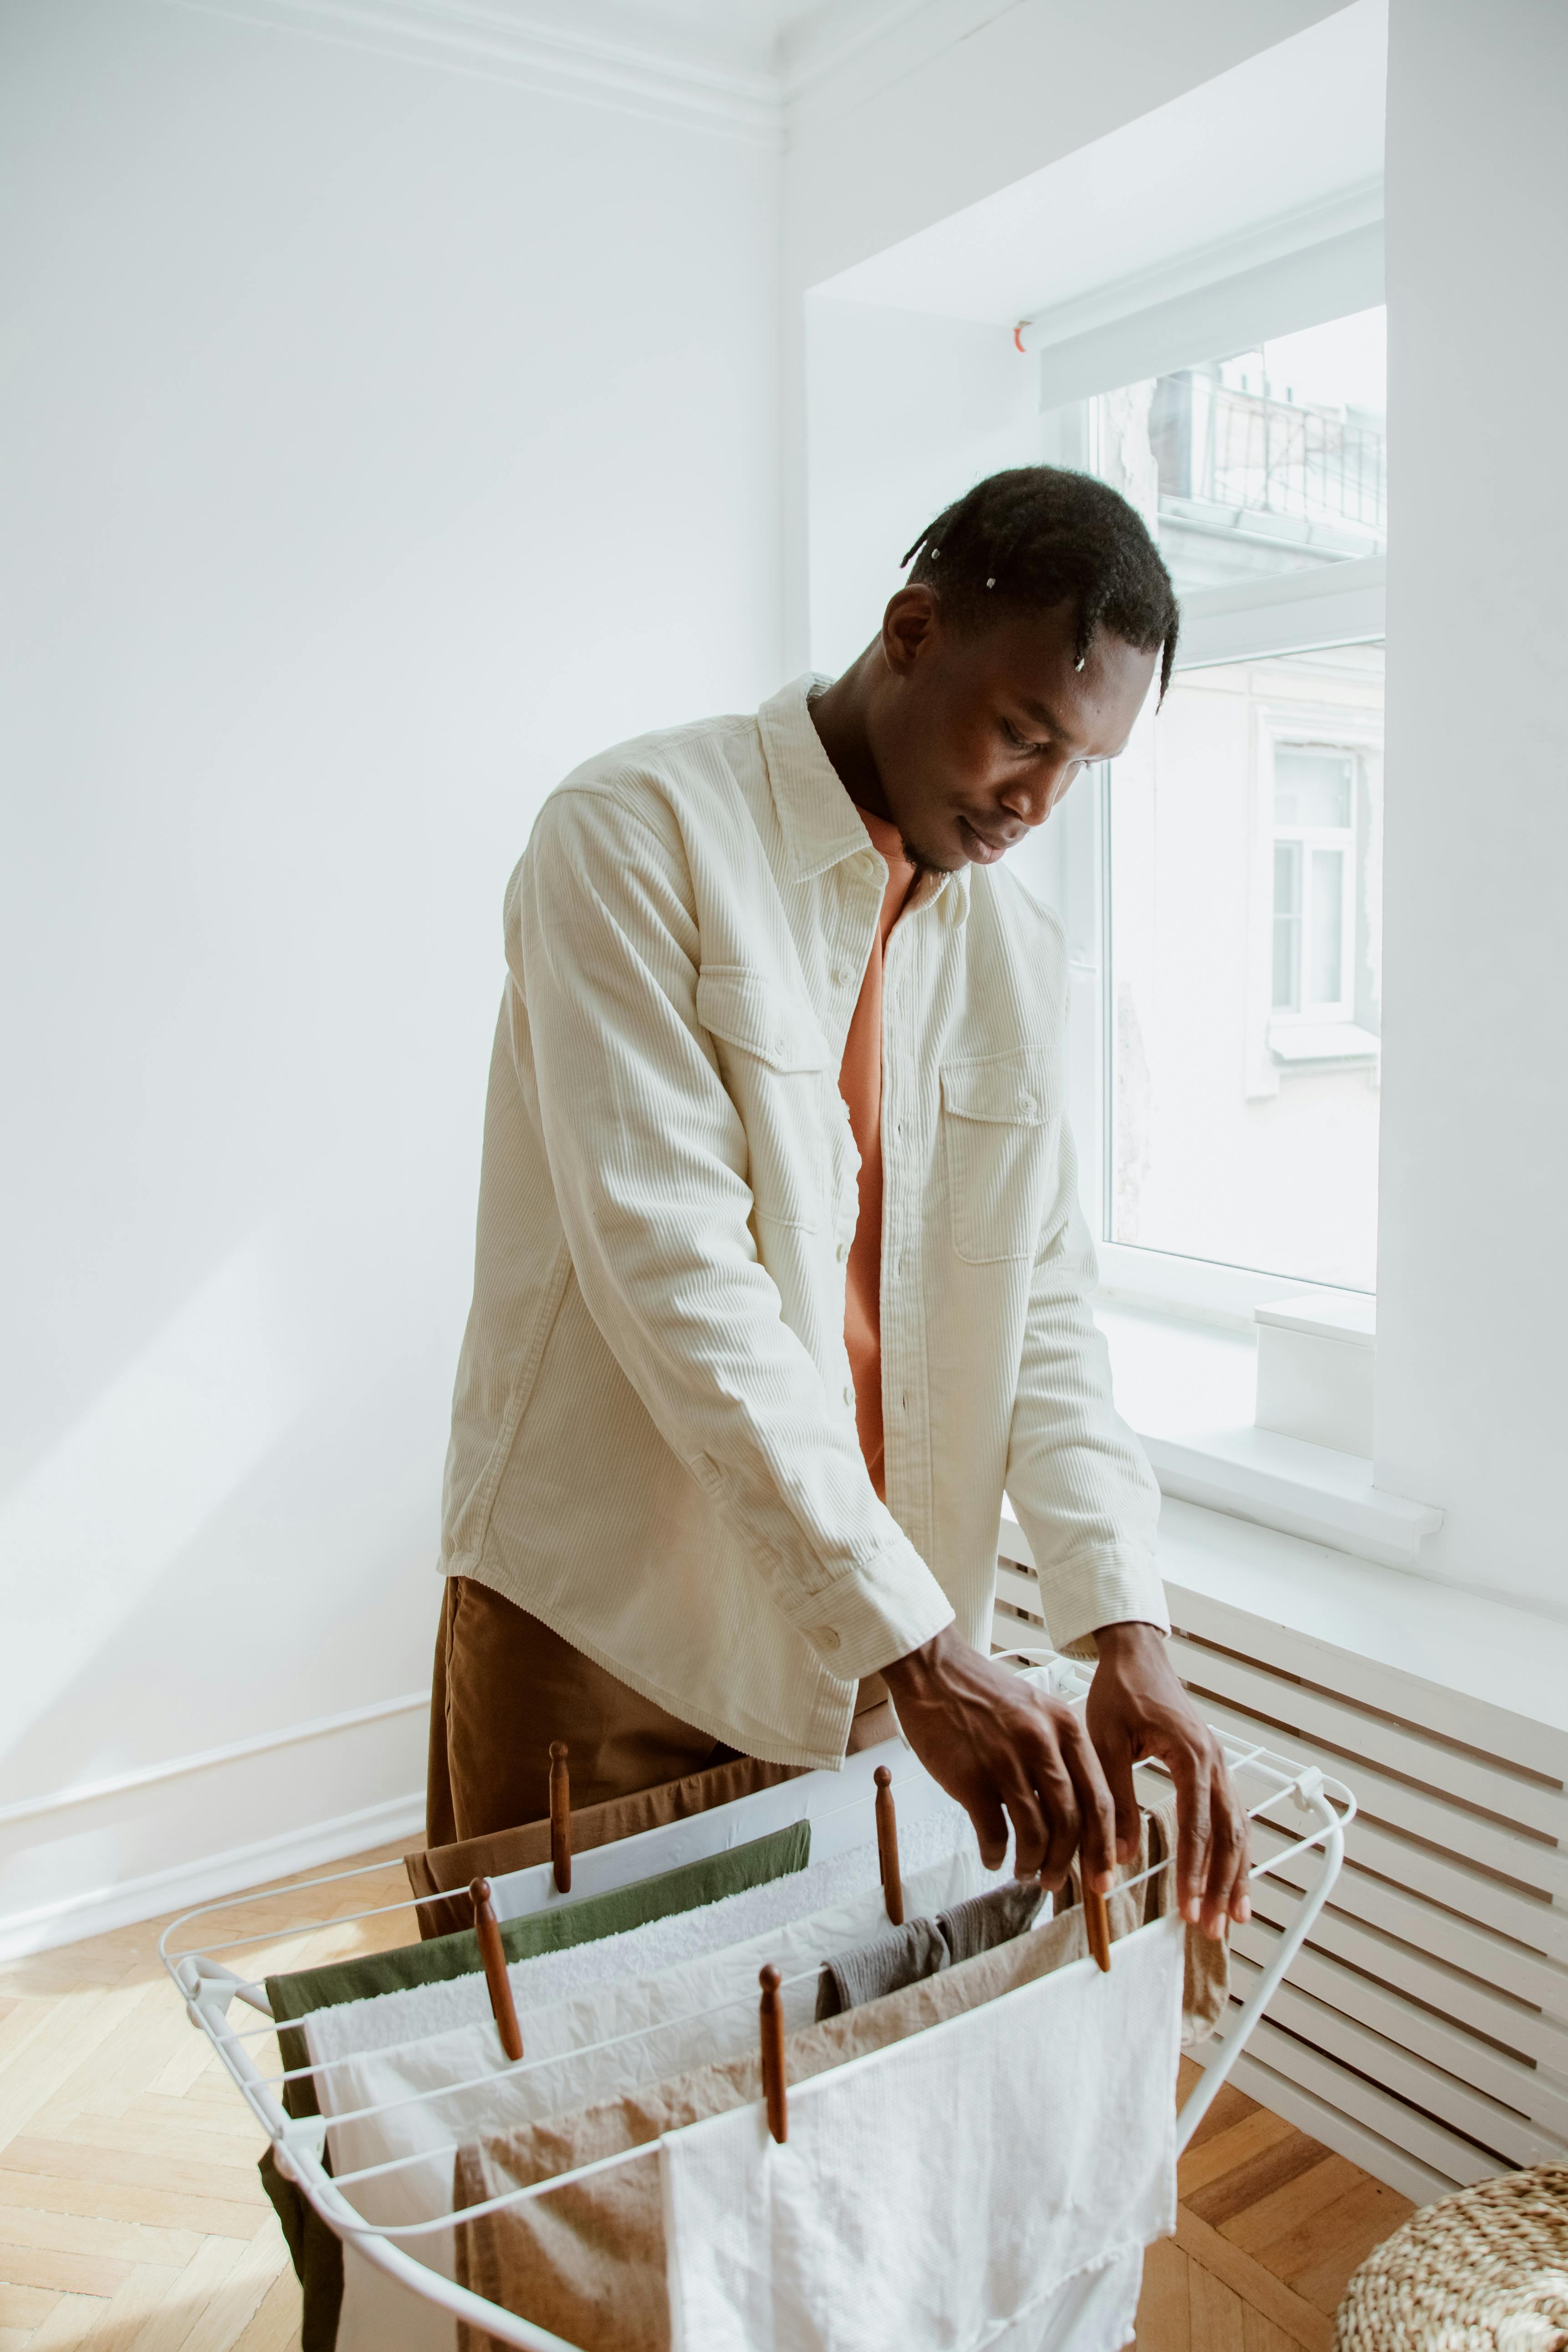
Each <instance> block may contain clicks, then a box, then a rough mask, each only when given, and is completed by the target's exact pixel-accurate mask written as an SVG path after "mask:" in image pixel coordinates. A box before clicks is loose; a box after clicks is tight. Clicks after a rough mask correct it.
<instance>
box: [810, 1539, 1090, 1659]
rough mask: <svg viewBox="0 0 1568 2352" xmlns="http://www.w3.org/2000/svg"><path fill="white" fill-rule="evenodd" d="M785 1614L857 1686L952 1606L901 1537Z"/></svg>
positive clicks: (929, 1634) (941, 1620)
mask: <svg viewBox="0 0 1568 2352" xmlns="http://www.w3.org/2000/svg"><path fill="white" fill-rule="evenodd" d="M788 1614H789V1616H790V1619H791V1621H792V1622H793V1623H794V1624H795V1628H796V1630H797V1631H798V1632H800V1633H804V1634H805V1638H806V1640H807V1641H808V1642H809V1643H811V1646H812V1648H813V1649H814V1650H815V1651H816V1654H817V1657H818V1658H819V1659H820V1661H821V1663H822V1664H823V1665H824V1667H825V1668H826V1671H827V1672H828V1673H829V1674H830V1675H836V1676H837V1678H838V1679H839V1680H840V1681H842V1682H847V1683H857V1682H861V1681H863V1680H864V1679H865V1677H866V1676H867V1675H875V1674H879V1673H880V1672H881V1670H882V1668H883V1667H884V1666H889V1665H891V1664H892V1663H893V1660H894V1659H895V1658H907V1657H908V1655H909V1654H910V1651H911V1650H918V1649H919V1648H920V1646H921V1643H922V1642H930V1641H931V1640H933V1639H934V1638H935V1636H936V1635H937V1634H938V1633H941V1632H942V1627H943V1626H944V1625H951V1624H952V1618H953V1609H952V1601H950V1600H949V1599H948V1597H947V1595H946V1593H945V1592H944V1591H942V1587H941V1585H940V1584H939V1583H938V1582H937V1580H936V1579H935V1577H934V1576H933V1575H932V1574H931V1570H930V1569H929V1568H928V1567H927V1566H926V1564H925V1562H924V1560H923V1559H921V1556H920V1554H919V1552H918V1551H917V1550H916V1549H915V1548H914V1546H913V1544H911V1543H909V1542H907V1541H906V1542H904V1543H901V1544H898V1545H895V1546H892V1547H889V1549H888V1550H886V1551H879V1552H877V1553H874V1554H873V1556H872V1558H871V1559H868V1560H867V1561H866V1562H865V1563H864V1565H863V1566H861V1567H859V1568H858V1569H854V1570H851V1571H850V1573H849V1574H848V1575H847V1576H841V1577H838V1578H837V1580H835V1581H834V1582H833V1583H832V1584H827V1585H824V1586H823V1588H822V1590H821V1591H819V1592H811V1593H805V1594H802V1595H801V1597H800V1599H799V1600H798V1601H795V1602H793V1603H792V1604H791V1606H790V1608H789V1611H788ZM1098 1622H1100V1623H1101V1624H1103V1623H1104V1622H1106V1621H1105V1620H1104V1619H1103V1618H1100V1620H1099V1621H1098Z"/></svg>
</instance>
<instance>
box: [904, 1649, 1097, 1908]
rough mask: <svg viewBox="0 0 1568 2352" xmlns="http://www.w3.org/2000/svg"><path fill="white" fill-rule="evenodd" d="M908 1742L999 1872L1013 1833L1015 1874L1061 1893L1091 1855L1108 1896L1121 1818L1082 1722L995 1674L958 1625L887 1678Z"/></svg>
mask: <svg viewBox="0 0 1568 2352" xmlns="http://www.w3.org/2000/svg"><path fill="white" fill-rule="evenodd" d="M882 1679H883V1681H884V1682H885V1683H886V1684H887V1685H888V1688H889V1690H890V1691H891V1693H892V1695H893V1703H894V1705H895V1706H897V1708H898V1711H899V1724H900V1729H901V1730H902V1732H903V1734H904V1737H905V1738H906V1739H907V1740H908V1741H909V1743H910V1747H911V1748H913V1749H914V1751H915V1754H916V1755H917V1756H918V1757H919V1758H920V1759H921V1763H922V1764H923V1765H924V1766H925V1769H926V1770H927V1771H928V1772H929V1773H930V1774H931V1778H932V1780H936V1781H939V1782H940V1783H941V1785H942V1788H944V1789H945V1790H947V1792H948V1795H949V1796H950V1797H955V1798H956V1799H957V1800H958V1802H959V1803H960V1804H961V1805H962V1806H963V1809H964V1811H966V1812H967V1814H968V1815H969V1818H970V1820H971V1821H972V1822H973V1824H974V1833H975V1835H976V1837H977V1838H978V1839H979V1841H980V1853H981V1858H982V1860H983V1861H984V1864H985V1866H986V1868H987V1869H988V1870H994V1869H995V1868H996V1867H997V1865H998V1864H1000V1863H1001V1861H1002V1860H1003V1857H1004V1856H1005V1853H1006V1851H1007V1822H1006V1821H1005V1820H1004V1818H1003V1815H1004V1811H1005V1813H1006V1815H1007V1817H1008V1819H1010V1820H1011V1822H1012V1824H1013V1832H1014V1838H1015V1851H1014V1856H1013V1867H1014V1871H1015V1873H1016V1875H1017V1876H1018V1877H1020V1878H1032V1877H1033V1876H1034V1875H1035V1874H1036V1872H1038V1873H1039V1874H1040V1876H1041V1878H1042V1879H1043V1880H1044V1881H1045V1883H1046V1885H1047V1886H1048V1887H1049V1888H1050V1889H1051V1890H1052V1892H1053V1893H1055V1891H1056V1889H1057V1888H1058V1887H1059V1886H1060V1885H1062V1884H1063V1882H1064V1881H1065V1879H1066V1877H1067V1874H1068V1864H1069V1863H1070V1862H1071V1860H1072V1858H1073V1855H1074V1854H1075V1853H1077V1852H1078V1849H1079V1845H1080V1843H1081V1845H1082V1848H1083V1855H1082V1864H1081V1867H1082V1868H1083V1870H1084V1872H1085V1874H1086V1875H1087V1879H1088V1883H1089V1885H1090V1886H1091V1887H1092V1888H1094V1889H1095V1890H1096V1891H1097V1892H1098V1893H1100V1894H1102V1895H1103V1894H1108V1893H1109V1892H1110V1887H1111V1885H1113V1883H1114V1880H1113V1864H1114V1862H1115V1856H1116V1815H1115V1808H1114V1806H1113V1805H1112V1803H1111V1799H1110V1789H1109V1788H1108V1786H1107V1785H1106V1779H1105V1774H1104V1772H1103V1771H1102V1770H1101V1769H1100V1759H1099V1757H1098V1756H1097V1755H1096V1754H1095V1752H1094V1748H1093V1746H1092V1744H1091V1742H1090V1740H1089V1734H1088V1732H1087V1731H1086V1730H1085V1728H1084V1725H1083V1719H1082V1717H1081V1716H1079V1715H1075V1714H1074V1713H1073V1711H1072V1709H1071V1708H1070V1707H1068V1706H1065V1705H1064V1704H1063V1703H1062V1701H1061V1700H1059V1699H1053V1698H1047V1696H1045V1694H1044V1693H1043V1692H1041V1691H1037V1690H1036V1689H1034V1688H1033V1687H1032V1686H1031V1685H1029V1684H1027V1683H1026V1682H1024V1681H1023V1680H1022V1679H1021V1678H1020V1677H1019V1676H1018V1675H1014V1674H1010V1673H1009V1672H1008V1671H1007V1669H1006V1668H1005V1667H1004V1666H997V1665H994V1664H992V1662H991V1660H990V1659H989V1658H983V1657H982V1656H981V1654H980V1653H979V1651H978V1650H976V1649H974V1648H973V1647H972V1646H971V1644H970V1643H968V1642H966V1641H965V1640H964V1639H963V1635H962V1633H959V1632H958V1631H957V1630H956V1628H955V1627H953V1626H952V1625H949V1626H947V1627H945V1628H944V1630H943V1631H942V1633H938V1634H937V1635H936V1637H935V1638H934V1640H932V1641H930V1642H926V1643H922V1645H921V1648H920V1649H918V1650H911V1651H910V1654H909V1655H908V1657H905V1658H897V1659H895V1660H894V1662H893V1664H891V1665H889V1666H884V1667H883V1668H882Z"/></svg>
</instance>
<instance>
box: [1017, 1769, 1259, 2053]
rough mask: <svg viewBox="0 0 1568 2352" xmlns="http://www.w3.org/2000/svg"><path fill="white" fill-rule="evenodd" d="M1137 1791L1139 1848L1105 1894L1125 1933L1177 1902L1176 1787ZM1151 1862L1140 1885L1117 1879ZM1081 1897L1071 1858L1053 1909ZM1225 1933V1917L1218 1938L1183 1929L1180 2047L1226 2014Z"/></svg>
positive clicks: (1201, 2038) (1202, 2038)
mask: <svg viewBox="0 0 1568 2352" xmlns="http://www.w3.org/2000/svg"><path fill="white" fill-rule="evenodd" d="M1140 1778H1141V1779H1142V1775H1141V1776H1140ZM1138 1793H1139V1796H1140V1799H1141V1800H1142V1815H1143V1829H1142V1837H1141V1838H1140V1840H1139V1849H1138V1853H1137V1855H1136V1856H1135V1858H1134V1859H1133V1860H1132V1861H1131V1862H1130V1863H1128V1864H1126V1865H1125V1867H1124V1868H1121V1869H1119V1870H1118V1871H1117V1874H1116V1876H1117V1880H1118V1888H1117V1890H1115V1891H1113V1892H1112V1893H1111V1894H1110V1895H1108V1896H1107V1897H1106V1905H1107V1908H1108V1909H1109V1911H1110V1933H1111V1936H1112V1937H1117V1936H1130V1935H1131V1933H1132V1930H1133V1929H1134V1928H1135V1927H1143V1926H1145V1925H1146V1924H1147V1923H1148V1921H1150V1920H1151V1919H1163V1918H1166V1917H1168V1916H1169V1915H1170V1914H1171V1913H1172V1912H1173V1910H1174V1909H1175V1908H1176V1792H1175V1790H1173V1789H1172V1790H1168V1791H1166V1792H1165V1793H1164V1794H1163V1795H1160V1794H1156V1793H1155V1792H1154V1790H1152V1789H1151V1788H1149V1787H1147V1786H1143V1787H1140V1789H1139V1791H1138ZM1151 1864H1154V1865H1155V1869H1154V1875H1153V1876H1152V1878H1145V1879H1144V1880H1143V1883H1142V1885H1141V1886H1122V1885H1121V1881H1122V1880H1125V1879H1128V1878H1137V1877H1139V1876H1140V1875H1141V1874H1142V1872H1143V1871H1145V1870H1147V1869H1148V1868H1149V1867H1150V1865H1151ZM1081 1900H1082V1890H1081V1886H1080V1883H1079V1873H1078V1865H1077V1864H1076V1863H1075V1864H1073V1867H1072V1871H1071V1874H1070V1875H1069V1877H1068V1884H1067V1885H1066V1886H1064V1887H1063V1889H1062V1891H1061V1893H1060V1894H1059V1895H1058V1897H1057V1908H1058V1912H1062V1911H1067V1910H1068V1909H1069V1908H1070V1907H1072V1906H1077V1905H1078V1904H1079V1902H1081ZM1229 1935H1230V1930H1229V1926H1228V1923H1227V1925H1226V1929H1225V1932H1224V1933H1223V1934H1222V1935H1221V1936H1220V1937H1219V1939H1218V1940H1217V1941H1216V1940H1215V1938H1214V1937H1211V1936H1205V1934H1204V1933H1203V1932H1202V1930H1201V1929H1199V1928H1197V1927H1189V1928H1188V1929H1187V1944H1186V1958H1185V1965H1184V1974H1183V1983H1182V2047H1183V2049H1184V2050H1190V2049H1191V2048H1192V2047H1193V2045H1194V2042H1206V2041H1207V2040H1208V2039H1209V2037H1210V2035H1211V2034H1212V2033H1213V2032H1215V2028H1216V2026H1217V2025H1218V2024H1219V2021H1220V2020H1221V2018H1222V2017H1223V2016H1224V2015H1225V2012H1226V2004H1227V2002H1228V2001H1229V2000H1230V1942H1229Z"/></svg>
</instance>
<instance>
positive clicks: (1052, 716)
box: [1018, 694, 1067, 735]
mask: <svg viewBox="0 0 1568 2352" xmlns="http://www.w3.org/2000/svg"><path fill="white" fill-rule="evenodd" d="M1018 708H1019V709H1020V710H1022V711H1025V712H1026V714H1027V715H1028V717H1029V718H1031V719H1034V720H1035V722H1036V724H1037V726H1040V727H1044V728H1047V729H1048V730H1049V731H1050V733H1051V734H1053V735H1065V734H1066V733H1067V729H1066V728H1065V727H1064V726H1063V725H1062V722H1061V720H1060V719H1058V717H1057V714H1056V712H1055V711H1054V710H1048V709H1047V707H1046V705H1045V704H1044V703H1043V702H1036V701H1034V700H1033V699H1032V698H1031V697H1030V696H1028V695H1026V694H1021V695H1020V696H1019V698H1018Z"/></svg>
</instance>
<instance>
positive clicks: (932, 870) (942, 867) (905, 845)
mask: <svg viewBox="0 0 1568 2352" xmlns="http://www.w3.org/2000/svg"><path fill="white" fill-rule="evenodd" d="M901 847H902V849H903V853H904V856H906V857H907V858H908V859H909V861H910V865H911V866H913V867H914V869H915V874H916V877H917V878H918V877H920V876H921V875H922V874H962V873H963V869H964V867H965V866H967V865H968V864H969V862H970V861H969V859H968V858H967V857H964V856H953V854H952V851H951V850H949V851H947V852H946V854H945V855H943V856H939V855H938V854H937V852H936V851H935V850H934V849H928V848H926V847H925V846H924V845H922V844H921V843H920V842H918V841H910V840H908V839H907V838H906V839H904V840H903V841H902V842H901Z"/></svg>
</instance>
